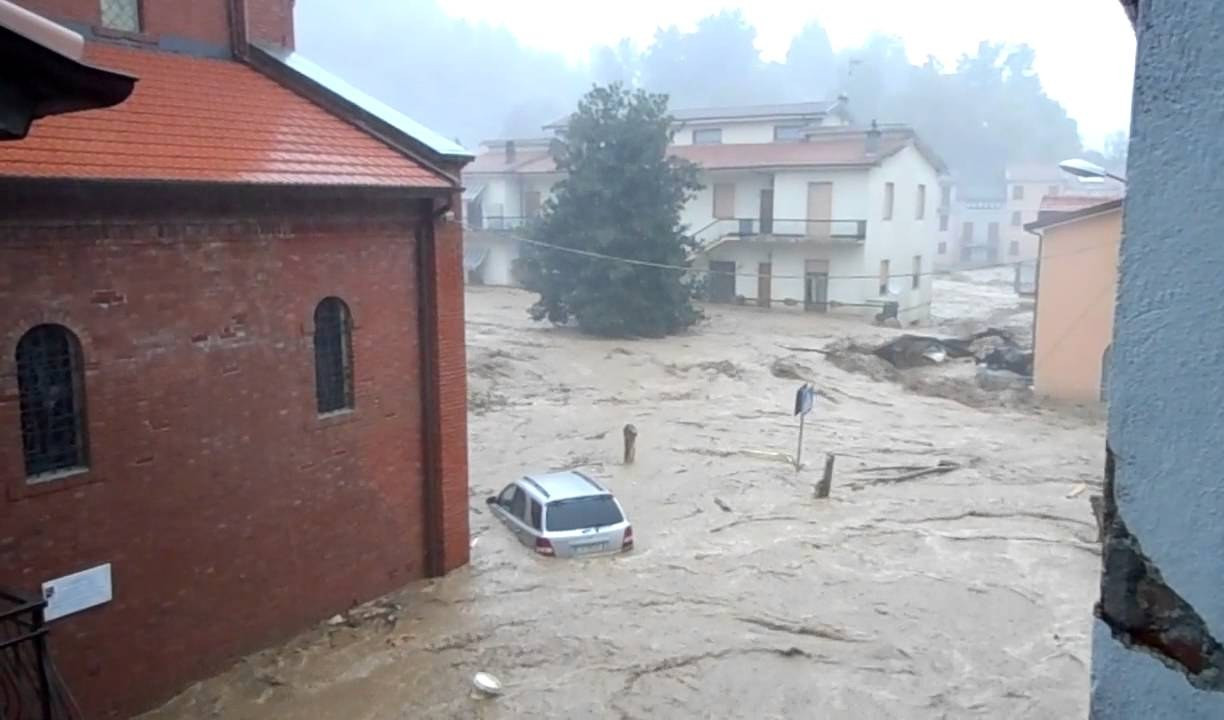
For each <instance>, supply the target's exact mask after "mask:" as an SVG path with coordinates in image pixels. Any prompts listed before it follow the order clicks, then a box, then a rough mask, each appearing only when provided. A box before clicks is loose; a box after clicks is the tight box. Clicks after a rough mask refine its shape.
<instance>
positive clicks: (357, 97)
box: [260, 46, 473, 160]
mask: <svg viewBox="0 0 1224 720" xmlns="http://www.w3.org/2000/svg"><path fill="white" fill-rule="evenodd" d="M260 49H261V50H263V51H264V52H266V53H269V54H270V55H272V56H274V57H276V58H277V59H278V60H280V61H281V62H282V63H284V64H285V65H287V66H289V68H290V69H292V70H294V71H296V72H299V73H301V74H302V75H305V76H306V77H308V78H310V79H311V80H312V81H314V82H316V83H318V84H319V85H322V86H323V87H325V88H326V89H328V90H330V91H331V92H333V93H335V94H336V95H339V96H340V97H341V98H343V99H344V100H347V101H348V102H350V103H352V104H354V105H356V106H358V107H360V108H361V109H363V110H365V111H366V112H369V113H372V114H374V115H375V116H377V117H378V118H379V119H380V120H382V121H383V122H385V123H387V124H388V125H391V126H392V127H394V128H395V129H396V130H398V131H400V132H402V133H404V134H406V135H409V136H411V137H413V138H415V139H416V140H417V141H419V142H420V143H422V144H423V145H425V146H426V147H428V148H429V150H430V151H432V152H435V153H437V154H438V155H443V156H448V157H452V158H456V159H463V160H467V159H470V158H471V157H472V156H473V153H472V152H470V151H468V150H467V149H465V148H464V147H463V146H462V145H460V144H459V143H458V142H457V141H455V140H451V139H449V138H447V137H446V136H445V135H442V134H441V133H437V132H434V131H433V130H431V129H429V128H427V127H425V126H424V125H422V124H421V123H419V122H417V121H416V120H413V119H412V118H410V117H408V116H407V115H405V114H404V113H402V112H400V111H399V110H396V109H395V108H393V107H391V106H390V105H387V104H386V103H384V102H383V101H381V100H379V99H378V98H376V97H374V96H372V95H369V94H367V93H365V92H362V91H361V90H358V89H357V88H355V87H353V86H352V85H350V84H349V83H348V82H347V81H345V80H344V79H343V78H341V77H340V76H339V75H336V74H334V73H332V72H330V71H328V70H326V69H324V68H323V67H321V66H319V65H317V64H316V63H314V62H313V61H311V60H309V59H307V58H306V57H305V56H303V55H302V54H301V53H299V52H293V51H287V50H284V49H283V48H274V47H262V46H261V48H260Z"/></svg>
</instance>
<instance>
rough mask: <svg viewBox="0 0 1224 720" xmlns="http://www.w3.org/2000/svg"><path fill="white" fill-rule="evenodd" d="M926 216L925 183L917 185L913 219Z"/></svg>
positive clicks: (920, 218)
mask: <svg viewBox="0 0 1224 720" xmlns="http://www.w3.org/2000/svg"><path fill="white" fill-rule="evenodd" d="M924 218H926V185H919V186H918V207H916V208H914V219H915V220H922V219H924Z"/></svg>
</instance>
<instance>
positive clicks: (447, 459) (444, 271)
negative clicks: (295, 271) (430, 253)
mask: <svg viewBox="0 0 1224 720" xmlns="http://www.w3.org/2000/svg"><path fill="white" fill-rule="evenodd" d="M433 272H434V278H435V279H436V283H437V288H438V299H437V303H438V312H437V323H438V325H437V328H438V336H439V342H438V358H439V360H438V363H437V384H436V387H437V388H438V389H439V390H438V406H439V415H440V420H441V423H442V427H443V428H444V429H445V431H444V432H443V433H442V438H441V452H440V458H439V460H440V464H441V466H442V480H443V490H442V497H441V498H440V500H441V503H440V506H439V507H437V508H435V509H434V510H435V512H437V513H438V514H437V517H438V523H439V527H441V528H442V534H443V548H442V561H441V562H442V571H443V572H449V571H451V570H454V569H455V568H457V567H459V566H461V565H466V564H467V562H468V558H469V549H470V544H469V542H468V536H469V530H468V483H467V457H468V452H467V358H466V350H465V345H464V314H463V228H462V226H461V225H460V223H459V222H458V221H454V222H449V223H440V224H439V225H438V230H437V233H436V235H435V237H434V268H433ZM460 428H462V431H460ZM459 478H463V481H462V482H459Z"/></svg>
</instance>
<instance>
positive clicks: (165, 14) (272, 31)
mask: <svg viewBox="0 0 1224 720" xmlns="http://www.w3.org/2000/svg"><path fill="white" fill-rule="evenodd" d="M99 1H100V0H17V4H18V5H21V6H23V7H25V8H27V9H29V10H33V11H34V12H36V13H39V14H41V15H44V16H46V17H49V18H51V19H53V20H73V21H76V22H81V23H87V24H89V25H98V23H99V22H100V10H99V7H100V5H99ZM245 2H246V14H247V34H248V37H249V38H250V40H251V41H252V42H254V41H259V42H264V43H273V44H276V45H283V46H285V47H290V48H291V47H293V5H294V0H245ZM141 23H142V30H143V32H144V34H145V35H148V36H151V37H153V38H157V37H160V36H163V35H171V36H175V37H180V38H190V39H192V40H196V41H199V42H203V43H206V44H209V45H216V46H219V47H225V46H228V45H229V42H230V35H229V0H143V2H142V3H141Z"/></svg>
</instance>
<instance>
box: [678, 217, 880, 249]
mask: <svg viewBox="0 0 1224 720" xmlns="http://www.w3.org/2000/svg"><path fill="white" fill-rule="evenodd" d="M695 235H696V237H697V238H698V240H699V241H701V243H702V244H703V245H706V246H710V245H714V244H718V243H721V242H725V241H727V240H756V241H765V242H789V243H802V242H817V243H819V242H825V243H846V244H854V245H859V244H862V243H863V242H864V241H866V239H867V221H866V220H810V219H797V218H796V219H792V218H729V219H725V220H715V221H713V222H711V223H710V224H709V225H706V226H705V227H703V228H701V229H700V230H698V231H697V232H696V233H695Z"/></svg>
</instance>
